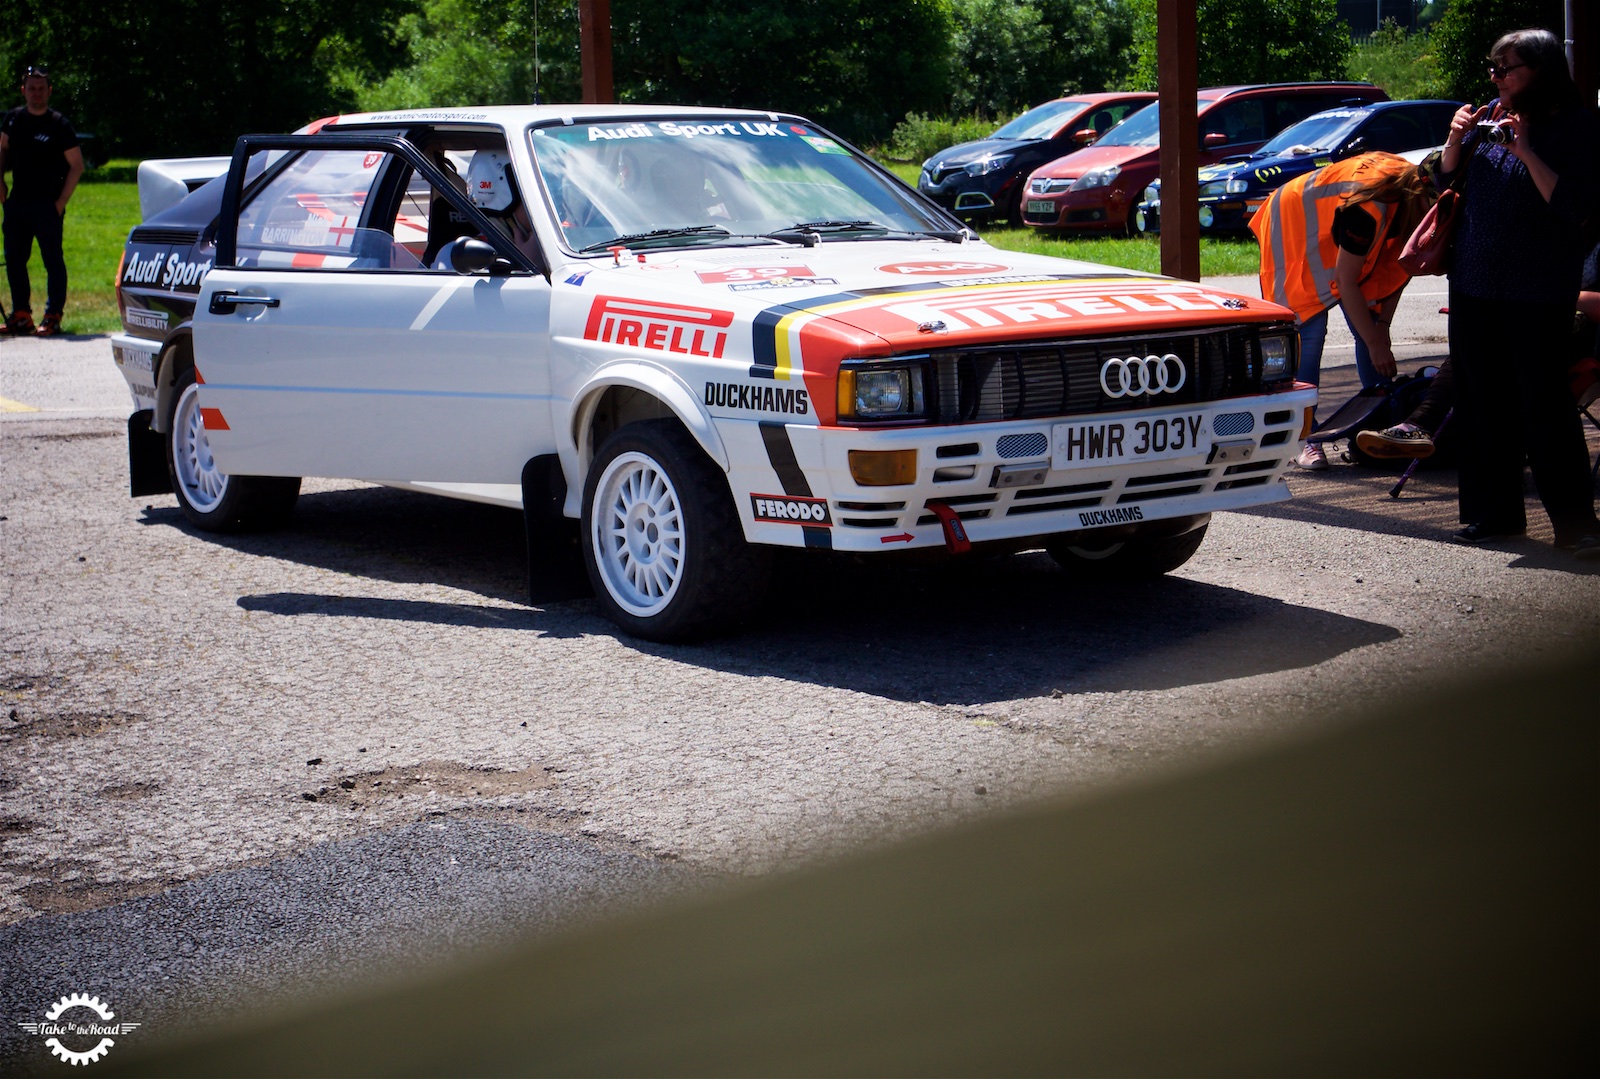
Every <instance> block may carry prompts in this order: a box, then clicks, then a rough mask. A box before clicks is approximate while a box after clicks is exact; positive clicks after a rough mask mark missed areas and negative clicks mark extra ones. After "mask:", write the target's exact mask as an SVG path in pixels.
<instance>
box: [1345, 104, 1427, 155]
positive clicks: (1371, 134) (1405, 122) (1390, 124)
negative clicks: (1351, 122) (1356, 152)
mask: <svg viewBox="0 0 1600 1079" xmlns="http://www.w3.org/2000/svg"><path fill="white" fill-rule="evenodd" d="M1361 139H1362V147H1361V148H1362V149H1363V150H1384V151H1387V152H1388V153H1391V154H1398V153H1402V152H1403V151H1406V150H1415V149H1417V148H1418V147H1420V146H1426V145H1428V139H1427V135H1426V134H1425V133H1424V132H1423V130H1422V126H1421V125H1420V124H1418V123H1417V121H1416V120H1415V118H1413V117H1411V116H1409V115H1407V114H1405V113H1402V112H1400V111H1399V110H1390V111H1388V112H1383V113H1380V114H1379V115H1377V116H1375V117H1373V119H1372V122H1371V123H1369V124H1367V125H1366V126H1365V127H1364V128H1362V129H1361Z"/></svg>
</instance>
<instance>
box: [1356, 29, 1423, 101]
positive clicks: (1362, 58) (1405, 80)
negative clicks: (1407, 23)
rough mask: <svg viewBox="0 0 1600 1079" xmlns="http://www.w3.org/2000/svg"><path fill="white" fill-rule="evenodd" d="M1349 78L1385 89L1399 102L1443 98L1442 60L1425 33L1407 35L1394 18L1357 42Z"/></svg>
mask: <svg viewBox="0 0 1600 1079" xmlns="http://www.w3.org/2000/svg"><path fill="white" fill-rule="evenodd" d="M1350 77H1351V78H1352V79H1360V80H1362V81H1363V82H1370V83H1372V84H1373V85H1375V86H1381V87H1383V89H1384V91H1385V92H1387V93H1388V95H1389V96H1390V97H1392V98H1394V99H1395V100H1396V101H1422V100H1424V99H1427V98H1435V97H1443V96H1445V95H1444V88H1443V85H1442V80H1441V78H1440V75H1439V61H1438V58H1437V56H1435V54H1434V50H1433V48H1432V45H1431V44H1430V42H1429V40H1428V35H1427V34H1425V33H1418V34H1408V33H1406V30H1405V27H1403V26H1401V25H1399V24H1398V23H1396V22H1395V21H1394V20H1393V19H1385V20H1383V26H1382V27H1381V28H1380V29H1379V30H1378V32H1377V33H1375V34H1373V35H1372V36H1371V37H1369V38H1366V39H1365V40H1362V41H1357V42H1356V43H1355V48H1354V49H1353V50H1352V51H1351V53H1350Z"/></svg>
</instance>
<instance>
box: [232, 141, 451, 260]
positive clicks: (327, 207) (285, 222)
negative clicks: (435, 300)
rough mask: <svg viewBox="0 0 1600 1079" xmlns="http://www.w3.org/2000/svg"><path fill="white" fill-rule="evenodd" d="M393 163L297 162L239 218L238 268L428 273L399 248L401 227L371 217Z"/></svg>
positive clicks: (357, 159)
mask: <svg viewBox="0 0 1600 1079" xmlns="http://www.w3.org/2000/svg"><path fill="white" fill-rule="evenodd" d="M391 156H392V155H390V154H387V153H383V152H381V151H373V150H345V149H337V150H335V149H328V150H308V151H306V152H305V153H303V154H300V155H299V156H297V157H296V158H294V159H293V160H292V161H290V162H289V164H288V165H287V166H285V167H284V168H283V169H282V170H281V171H279V172H278V173H277V174H276V175H275V176H273V177H272V178H271V179H270V180H268V181H267V183H266V184H265V185H263V186H262V188H261V189H260V190H259V191H256V192H255V193H254V194H253V196H252V197H251V199H250V202H249V204H248V205H246V206H245V207H244V208H243V209H242V210H241V211H240V213H239V230H238V241H237V254H236V260H237V265H239V266H240V267H246V268H248V267H257V266H259V267H263V268H274V269H292V270H307V271H338V270H400V271H413V272H414V271H416V270H420V269H422V262H421V260H420V259H419V258H418V257H417V255H416V254H415V253H414V252H413V251H412V250H410V249H409V248H408V247H406V246H405V244H404V243H403V242H397V240H399V239H400V238H398V237H397V236H396V235H395V221H394V220H388V221H382V222H379V221H372V220H368V217H367V214H366V208H367V205H368V200H369V199H370V198H371V196H372V195H373V192H374V190H375V188H376V187H377V185H378V183H379V181H380V179H381V177H382V176H383V174H384V169H385V166H387V165H388V164H389V162H390V158H391ZM423 231H424V235H425V233H426V230H425V229H424V230H423ZM407 238H411V237H409V235H408V237H407Z"/></svg>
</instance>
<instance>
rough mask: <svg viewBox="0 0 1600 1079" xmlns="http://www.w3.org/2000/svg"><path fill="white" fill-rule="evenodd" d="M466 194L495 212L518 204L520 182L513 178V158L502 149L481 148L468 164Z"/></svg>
mask: <svg viewBox="0 0 1600 1079" xmlns="http://www.w3.org/2000/svg"><path fill="white" fill-rule="evenodd" d="M467 194H468V195H469V196H470V197H471V199H472V204H473V205H474V206H476V207H478V208H479V209H480V210H487V211H488V212H489V213H492V214H503V213H506V212H508V211H509V210H511V209H512V208H513V207H515V206H516V204H517V183H516V181H515V180H513V179H512V178H511V158H510V157H509V156H508V155H507V154H505V153H502V152H501V151H499V150H479V151H478V152H477V153H475V154H473V155H472V164H471V165H470V166H468V167H467Z"/></svg>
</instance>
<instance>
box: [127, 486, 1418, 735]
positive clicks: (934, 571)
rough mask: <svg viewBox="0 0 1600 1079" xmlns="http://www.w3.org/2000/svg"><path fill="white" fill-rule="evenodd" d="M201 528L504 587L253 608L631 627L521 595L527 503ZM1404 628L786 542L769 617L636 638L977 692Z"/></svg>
mask: <svg viewBox="0 0 1600 1079" xmlns="http://www.w3.org/2000/svg"><path fill="white" fill-rule="evenodd" d="M143 519H144V521H145V522H146V523H147V524H150V525H167V526H171V527H179V528H184V529H186V530H187V527H188V526H187V525H186V524H185V522H184V520H183V518H182V516H181V515H180V514H179V513H178V512H177V510H175V509H160V508H150V509H147V510H146V511H145V514H144V518H143ZM192 535H193V537H194V538H195V539H196V540H203V541H205V542H211V543H217V544H220V545H222V546H225V547H227V548H229V549H232V550H236V551H239V552H241V553H246V554H254V555H259V556H261V557H268V558H276V559H285V560H288V561H292V562H296V563H300V564H302V565H307V566H315V567H318V568H322V569H330V570H334V571H337V572H339V573H343V574H348V575H352V576H354V577H357V578H365V579H369V580H373V581H387V582H395V583H401V584H416V583H425V584H437V585H443V586H445V587H447V588H451V589H456V590H460V591H463V592H467V593H472V594H475V595H479V596H483V597H484V598H485V599H487V600H491V601H495V602H494V603H493V604H492V605H484V604H475V603H471V602H462V603H454V602H449V601H444V600H418V599H407V598H392V597H386V596H348V595H334V594H322V593H313V592H275V593H263V594H254V595H244V596H241V597H240V598H239V600H238V604H239V606H240V607H241V608H244V609H246V610H250V611H259V612H263V613H269V614H277V615H281V616H284V617H307V616H311V617H338V618H373V619H388V620H395V621H404V622H417V623H431V624H436V625H442V626H458V627H460V626H464V627H468V628H483V629H500V630H504V629H523V630H527V631H529V632H531V633H534V634H537V635H538V636H541V637H543V636H554V637H577V636H584V635H602V636H619V637H620V634H619V631H618V630H617V629H616V627H614V626H613V625H612V624H611V623H610V622H609V621H607V620H606V619H605V618H604V617H603V616H602V615H601V614H600V611H599V609H598V606H597V605H596V604H595V602H594V601H593V600H587V599H586V600H574V601H568V602H562V603H552V604H548V605H545V606H542V607H526V606H523V604H525V602H526V592H525V588H526V583H525V577H524V559H525V557H526V555H525V548H524V544H523V536H522V517H521V514H519V513H516V512H515V511H511V510H505V509H499V508H495V507H490V506H479V505H474V504H470V503H462V502H453V501H449V500H445V499H440V498H435V497H432V496H428V495H420V494H414V493H410V492H404V491H394V490H389V489H383V488H363V489H356V490H341V491H333V492H325V493H314V494H309V495H307V496H305V497H304V498H302V500H301V505H300V506H299V507H298V508H297V510H296V514H295V517H294V519H293V521H292V523H291V524H290V526H289V527H288V528H285V529H283V530H280V531H277V532H270V533H258V534H252V535H240V536H228V535H216V534H210V533H200V532H193V533H192ZM1202 551H1203V549H1202ZM1201 557H1204V555H1203V553H1202V556H1201ZM501 604H516V605H517V606H515V607H513V606H503V605H501ZM1398 635H1399V633H1398V631H1397V630H1395V629H1394V628H1393V627H1390V626H1386V625H1383V624H1380V623H1377V622H1371V621H1366V620H1363V619H1358V618H1351V617H1348V616H1344V615H1338V614H1333V613H1330V612H1327V611H1322V610H1317V609H1315V608H1311V607H1303V606H1296V605H1293V604H1289V603H1284V602H1282V601H1279V600H1276V599H1272V598H1268V597H1263V596H1259V595H1254V594H1251V593H1249V592H1245V591H1241V590H1238V589H1233V588H1228V587H1225V586H1219V585H1212V584H1205V583H1201V582H1197V581H1191V580H1186V579H1183V578H1181V577H1168V578H1164V579H1159V580H1154V581H1144V582H1137V583H1133V584H1111V583H1081V582H1075V581H1073V580H1072V579H1070V578H1069V577H1068V576H1067V575H1066V574H1063V573H1062V572H1061V571H1060V570H1059V569H1057V567H1056V566H1055V564H1054V563H1053V562H1052V561H1051V560H1050V559H1049V557H1048V556H1046V555H1044V554H1043V553H1042V552H1032V553H1026V554H1021V555H1013V556H1009V557H997V558H984V559H975V560H973V561H971V562H964V563H962V564H959V565H957V564H947V563H944V564H934V565H929V566H922V565H917V564H915V563H912V562H902V561H897V562H894V563H886V562H883V561H880V560H870V561H869V560H863V559H856V558H853V557H849V556H844V555H832V556H827V555H823V556H819V555H816V554H814V553H813V554H809V555H808V554H801V553H798V552H782V553H780V557H779V558H778V563H777V568H776V571H775V574H774V580H773V584H772V586H771V588H770V590H769V592H768V594H767V596H766V599H765V601H764V602H763V603H762V605H761V607H760V610H759V613H758V614H757V616H756V618H755V619H754V620H753V621H752V622H751V623H750V624H748V625H746V626H745V627H743V628H742V629H741V630H739V631H737V632H736V633H733V634H730V635H727V636H723V637H718V638H714V639H711V640H708V641H704V642H700V643H697V644H688V645H659V644H652V643H649V642H644V641H630V642H629V643H630V646H631V647H633V648H635V649H637V650H638V651H640V652H641V653H647V654H652V655H657V656H661V657H663V658H667V659H671V660H674V661H677V662H682V663H687V664H691V665H695V666H701V667H706V668H709V669H716V670H724V671H729V672H736V673H740V674H746V675H753V676H762V677H773V678H782V679H787V680H794V681H799V682H810V683H814V684H818V685H827V686H832V687H838V688H844V689H853V690H857V691H859V692H863V693H870V694H874V695H878V696H883V697H888V698H892V699H896V700H914V701H929V702H933V703H940V704H977V703H983V702H990V701H997V700H1009V699H1015V698H1019V697H1030V696H1041V695H1051V694H1063V695H1065V694H1079V693H1091V692H1115V691H1121V690H1162V689H1171V688H1176V687H1179V686H1186V685H1193V684H1196V683H1205V682H1214V681H1223V680H1228V679H1234V678H1243V677H1249V676H1252V675H1257V674H1264V673H1270V672H1273V671H1279V670H1285V669H1292V668H1298V667H1306V666H1313V665H1315V664H1317V663H1321V662H1323V661H1325V660H1327V659H1330V658H1332V657H1333V656H1336V655H1339V654H1341V653H1344V652H1347V651H1350V650H1352V649H1355V648H1360V647H1363V646H1365V645H1369V644H1376V643H1379V642H1382V641H1387V640H1392V639H1394V638H1396V637H1397V636H1398ZM624 639H625V638H624Z"/></svg>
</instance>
